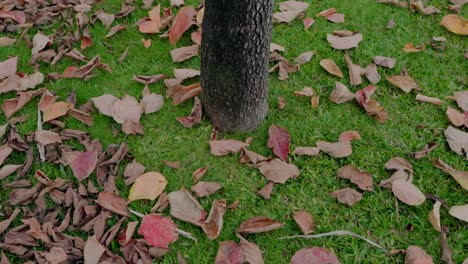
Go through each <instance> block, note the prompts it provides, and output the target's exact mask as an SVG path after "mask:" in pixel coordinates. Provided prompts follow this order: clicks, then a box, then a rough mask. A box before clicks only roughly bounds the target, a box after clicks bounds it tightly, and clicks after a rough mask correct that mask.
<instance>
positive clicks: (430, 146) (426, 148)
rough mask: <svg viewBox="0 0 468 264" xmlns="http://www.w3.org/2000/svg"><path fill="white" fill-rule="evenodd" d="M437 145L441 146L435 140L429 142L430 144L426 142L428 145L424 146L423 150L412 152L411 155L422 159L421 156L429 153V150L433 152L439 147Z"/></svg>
mask: <svg viewBox="0 0 468 264" xmlns="http://www.w3.org/2000/svg"><path fill="white" fill-rule="evenodd" d="M437 146H439V145H438V144H436V143H434V142H431V143H428V144H426V146H424V148H423V149H422V150H420V151H416V152H413V153H411V157H413V158H415V159H421V158H423V157H425V156H427V155H428V154H429V152H431V151H433V150H434V149H435V148H437Z"/></svg>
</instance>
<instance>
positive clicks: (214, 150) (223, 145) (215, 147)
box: [208, 139, 249, 156]
mask: <svg viewBox="0 0 468 264" xmlns="http://www.w3.org/2000/svg"><path fill="white" fill-rule="evenodd" d="M208 143H209V144H210V149H211V154H213V155H215V156H225V155H228V154H231V153H238V152H240V151H241V150H242V148H246V147H248V146H249V144H247V143H245V142H242V141H239V140H234V139H225V140H210V141H208Z"/></svg>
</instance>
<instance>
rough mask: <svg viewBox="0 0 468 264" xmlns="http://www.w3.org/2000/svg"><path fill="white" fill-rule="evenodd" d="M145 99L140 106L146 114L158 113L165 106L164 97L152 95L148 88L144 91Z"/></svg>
mask: <svg viewBox="0 0 468 264" xmlns="http://www.w3.org/2000/svg"><path fill="white" fill-rule="evenodd" d="M142 94H143V97H142V98H141V102H140V105H141V107H142V108H143V110H144V112H145V114H151V113H154V112H158V111H159V110H161V108H162V107H163V105H164V98H163V97H162V95H159V94H155V93H151V92H150V90H149V88H148V86H145V88H144V89H143V93H142Z"/></svg>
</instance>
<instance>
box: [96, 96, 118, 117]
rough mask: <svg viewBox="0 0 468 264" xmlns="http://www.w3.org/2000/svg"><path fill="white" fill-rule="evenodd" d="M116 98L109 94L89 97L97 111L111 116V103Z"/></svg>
mask: <svg viewBox="0 0 468 264" xmlns="http://www.w3.org/2000/svg"><path fill="white" fill-rule="evenodd" d="M116 100H118V98H117V97H115V96H113V95H111V94H104V95H101V96H99V97H93V98H91V101H92V102H93V104H94V106H95V107H96V108H97V109H98V111H99V113H101V114H103V115H106V116H112V105H113V103H114V101H116Z"/></svg>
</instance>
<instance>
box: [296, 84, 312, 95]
mask: <svg viewBox="0 0 468 264" xmlns="http://www.w3.org/2000/svg"><path fill="white" fill-rule="evenodd" d="M294 95H296V96H307V97H311V96H314V95H315V91H314V89H312V87H309V86H307V87H304V89H302V91H294Z"/></svg>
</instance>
